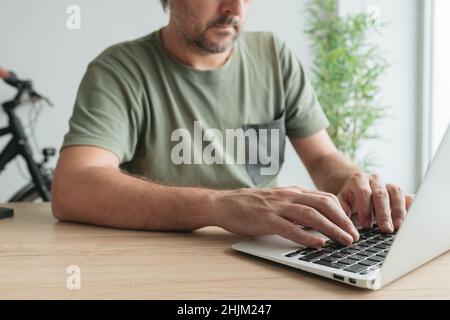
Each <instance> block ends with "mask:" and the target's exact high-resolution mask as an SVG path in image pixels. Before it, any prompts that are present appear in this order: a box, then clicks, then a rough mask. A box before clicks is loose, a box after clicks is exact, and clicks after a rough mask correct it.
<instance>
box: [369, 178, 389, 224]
mask: <svg viewBox="0 0 450 320" xmlns="http://www.w3.org/2000/svg"><path fill="white" fill-rule="evenodd" d="M370 187H371V188H372V200H373V207H374V211H375V217H376V219H377V223H378V226H379V227H380V230H381V231H382V232H384V233H392V232H394V225H393V224H392V218H391V203H390V198H389V192H388V190H387V189H386V185H385V184H384V183H382V182H381V179H380V178H379V177H378V176H377V175H373V176H372V177H371V179H370Z"/></svg>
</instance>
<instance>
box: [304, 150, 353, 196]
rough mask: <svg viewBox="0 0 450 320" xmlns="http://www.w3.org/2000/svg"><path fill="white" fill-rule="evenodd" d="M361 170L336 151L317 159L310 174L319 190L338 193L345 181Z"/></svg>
mask: <svg viewBox="0 0 450 320" xmlns="http://www.w3.org/2000/svg"><path fill="white" fill-rule="evenodd" d="M361 171H362V170H361V169H359V168H358V167H357V166H356V165H355V164H354V163H353V162H352V161H350V160H349V159H348V158H346V157H345V156H344V155H343V154H342V153H340V152H337V153H333V154H331V155H329V156H326V157H324V158H323V159H322V160H321V161H319V162H318V163H317V164H316V165H315V166H314V168H312V169H311V170H310V175H311V177H312V179H313V181H314V183H315V184H316V186H317V187H318V188H319V189H320V190H323V191H326V192H330V193H334V194H338V193H339V191H340V190H341V189H342V187H343V186H344V184H345V182H346V181H347V180H348V179H349V178H350V177H351V176H353V175H354V174H356V173H358V172H361Z"/></svg>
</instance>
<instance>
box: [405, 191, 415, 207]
mask: <svg viewBox="0 0 450 320" xmlns="http://www.w3.org/2000/svg"><path fill="white" fill-rule="evenodd" d="M405 198H406V199H405V201H406V210H409V208H410V207H411V205H412V203H413V201H414V198H415V196H414V195H412V194H407V195H406V196H405Z"/></svg>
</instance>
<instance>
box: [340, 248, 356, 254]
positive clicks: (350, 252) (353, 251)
mask: <svg viewBox="0 0 450 320" xmlns="http://www.w3.org/2000/svg"><path fill="white" fill-rule="evenodd" d="M341 252H343V253H348V254H354V253H357V252H358V250H353V249H345V250H342V251H341Z"/></svg>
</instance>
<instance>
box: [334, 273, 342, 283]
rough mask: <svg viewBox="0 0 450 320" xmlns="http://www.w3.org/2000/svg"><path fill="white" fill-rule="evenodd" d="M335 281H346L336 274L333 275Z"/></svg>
mask: <svg viewBox="0 0 450 320" xmlns="http://www.w3.org/2000/svg"><path fill="white" fill-rule="evenodd" d="M333 279H336V280H340V281H345V278H344V277H343V276H339V275H337V274H334V273H333Z"/></svg>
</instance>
